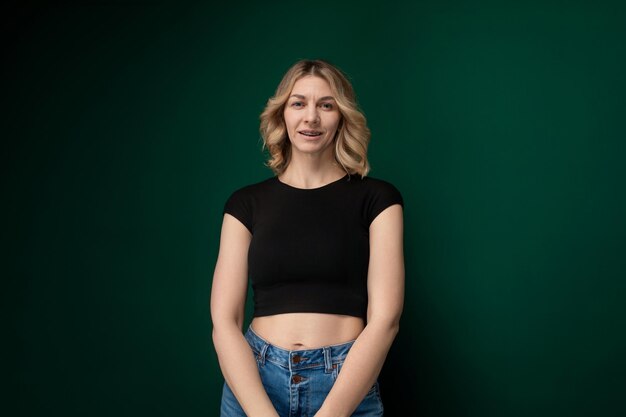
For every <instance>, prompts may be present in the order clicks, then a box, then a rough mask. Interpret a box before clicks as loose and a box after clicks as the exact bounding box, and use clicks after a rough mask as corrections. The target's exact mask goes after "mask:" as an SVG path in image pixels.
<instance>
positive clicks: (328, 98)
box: [289, 94, 335, 101]
mask: <svg viewBox="0 0 626 417" xmlns="http://www.w3.org/2000/svg"><path fill="white" fill-rule="evenodd" d="M291 97H296V98H299V99H301V100H304V99H305V98H306V97H304V96H303V95H302V94H292V95H291V96H289V98H291ZM334 99H335V97H333V96H324V97H322V98H320V99H319V100H317V101H324V100H334Z"/></svg>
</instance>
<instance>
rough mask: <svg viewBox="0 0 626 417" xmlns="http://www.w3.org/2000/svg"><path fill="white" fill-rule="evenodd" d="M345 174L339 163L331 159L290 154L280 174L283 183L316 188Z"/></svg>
mask: <svg viewBox="0 0 626 417" xmlns="http://www.w3.org/2000/svg"><path fill="white" fill-rule="evenodd" d="M344 175H346V172H345V171H344V170H343V168H342V167H341V165H339V164H338V163H337V162H336V161H335V160H334V158H333V159H332V160H329V159H328V158H326V159H323V160H321V159H317V158H302V157H300V155H298V156H296V155H292V159H291V161H289V165H287V168H286V169H285V171H284V172H283V173H282V174H281V175H280V180H281V181H282V182H284V183H287V184H289V185H292V186H294V187H298V188H317V187H321V186H323V185H326V184H328V183H330V182H333V181H336V180H338V179H340V178H342V177H343V176H344Z"/></svg>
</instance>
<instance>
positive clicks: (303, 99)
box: [283, 75, 341, 155]
mask: <svg viewBox="0 0 626 417" xmlns="http://www.w3.org/2000/svg"><path fill="white" fill-rule="evenodd" d="M283 116H284V118H285V125H286V126H287V134H288V135H289V140H290V141H291V145H292V148H291V150H292V153H294V152H300V153H304V154H319V155H322V154H324V153H326V152H328V153H330V155H332V152H333V140H334V138H335V133H336V132H337V127H338V126H339V122H340V121H341V113H340V112H339V108H338V107H337V103H336V102H335V99H334V97H333V94H332V91H331V89H330V85H329V84H328V82H326V80H324V79H323V78H320V77H316V76H313V75H309V76H306V77H303V78H300V79H299V80H298V81H296V83H295V84H294V86H293V90H291V94H290V95H289V99H288V100H287V103H286V105H285V111H284V113H283Z"/></svg>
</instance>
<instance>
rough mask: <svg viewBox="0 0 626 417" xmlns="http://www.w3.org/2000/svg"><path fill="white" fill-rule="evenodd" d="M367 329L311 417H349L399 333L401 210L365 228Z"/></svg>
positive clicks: (394, 207) (389, 212)
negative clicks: (367, 238) (367, 246)
mask: <svg viewBox="0 0 626 417" xmlns="http://www.w3.org/2000/svg"><path fill="white" fill-rule="evenodd" d="M367 292H368V298H369V300H368V308H367V325H366V326H365V328H364V329H363V332H361V334H360V335H359V337H358V338H357V339H356V341H355V342H354V344H353V345H352V348H351V349H350V352H349V353H348V355H347V356H346V360H345V362H344V364H343V367H342V369H341V372H340V373H339V376H338V377H337V380H336V381H335V384H334V386H333V388H332V389H331V390H330V392H329V393H328V396H327V397H326V400H325V401H324V403H323V404H322V407H321V408H320V410H319V411H318V412H317V414H315V417H348V416H350V415H351V414H352V413H353V412H354V410H355V409H356V408H357V407H358V405H359V404H360V403H361V401H363V398H365V395H366V394H367V393H368V391H369V390H370V388H372V385H374V383H375V382H376V379H377V378H378V374H379V373H380V371H381V369H382V367H383V364H384V362H385V358H386V357H387V353H388V352H389V349H390V348H391V344H392V343H393V340H394V339H395V337H396V334H397V333H398V330H399V326H400V315H401V314H402V308H403V304H404V250H403V219H402V206H400V205H399V204H394V205H392V206H390V207H387V208H386V209H385V210H383V211H382V212H381V213H380V214H379V215H378V216H376V218H375V219H374V221H373V222H372V224H371V225H370V259H369V267H368V278H367Z"/></svg>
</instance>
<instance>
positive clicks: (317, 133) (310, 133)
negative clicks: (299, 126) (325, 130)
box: [298, 130, 322, 138]
mask: <svg viewBox="0 0 626 417" xmlns="http://www.w3.org/2000/svg"><path fill="white" fill-rule="evenodd" d="M298 133H300V134H301V135H303V136H306V137H309V138H318V137H320V136H322V132H320V131H317V130H301V131H299V132H298Z"/></svg>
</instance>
